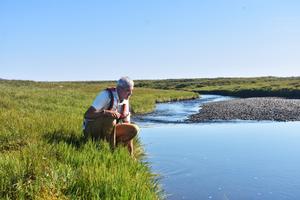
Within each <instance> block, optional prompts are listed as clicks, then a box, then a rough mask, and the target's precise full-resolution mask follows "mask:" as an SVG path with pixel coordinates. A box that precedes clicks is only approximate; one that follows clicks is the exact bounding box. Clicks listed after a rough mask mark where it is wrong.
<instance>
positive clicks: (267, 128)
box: [135, 95, 300, 200]
mask: <svg viewBox="0 0 300 200" xmlns="http://www.w3.org/2000/svg"><path fill="white" fill-rule="evenodd" d="M226 99H230V97H224V96H217V95H203V96H202V98H199V99H196V100H191V101H182V102H173V103H162V104H157V107H156V110H155V112H154V113H151V114H149V115H146V116H144V117H142V118H136V119H135V121H136V122H137V123H138V124H139V126H140V127H141V132H140V138H141V140H142V144H143V145H144V148H145V151H146V153H147V155H148V158H147V161H148V162H150V163H151V166H152V170H153V172H155V173H158V174H160V175H161V179H160V183H161V186H162V188H163V190H164V191H165V194H166V195H167V199H221V200H229V199H230V200H248V199H249V200H256V199H263V200H281V199H290V200H298V199H300V131H299V130H300V122H270V121H263V122H258V121H241V120H239V121H237V120H235V121H218V122H211V123H185V122H184V119H186V118H187V116H188V115H189V114H192V113H195V112H197V111H198V109H199V106H200V107H201V104H203V103H205V102H211V101H219V100H226Z"/></svg>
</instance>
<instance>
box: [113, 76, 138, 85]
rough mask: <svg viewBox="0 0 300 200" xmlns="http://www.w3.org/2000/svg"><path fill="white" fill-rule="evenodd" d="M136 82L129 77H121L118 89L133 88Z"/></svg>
mask: <svg viewBox="0 0 300 200" xmlns="http://www.w3.org/2000/svg"><path fill="white" fill-rule="evenodd" d="M133 86H134V82H133V80H131V79H130V78H129V77H128V76H124V77H121V78H120V79H119V80H118V82H117V87H122V88H133Z"/></svg>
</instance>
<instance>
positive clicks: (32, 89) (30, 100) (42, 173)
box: [0, 80, 199, 199]
mask: <svg viewBox="0 0 300 200" xmlns="http://www.w3.org/2000/svg"><path fill="white" fill-rule="evenodd" d="M114 85H115V82H34V81H13V80H11V81H5V80H1V81H0V96H1V98H0V108H1V112H0V119H1V120H0V185H1V188H0V199H3V198H4V199H160V198H161V197H163V194H162V191H161V189H160V186H159V184H158V181H157V178H158V176H157V175H156V174H153V172H152V170H151V168H150V165H149V164H148V163H146V162H142V160H143V159H145V156H144V155H145V152H144V149H143V147H142V145H141V143H140V142H139V140H138V138H137V140H135V152H134V154H135V157H136V158H137V160H138V162H136V161H135V160H133V159H132V158H131V157H130V156H129V154H128V151H127V149H126V148H125V147H120V148H117V149H116V150H115V151H114V152H113V153H112V152H111V151H110V148H109V146H108V144H107V143H98V142H92V141H88V142H86V141H85V140H84V138H83V134H82V116H83V113H84V112H85V111H86V109H87V108H88V107H89V106H90V104H91V103H92V101H93V99H94V98H95V96H96V95H97V93H98V92H99V91H101V90H102V89H105V88H107V87H111V86H114ZM198 96H199V95H198V94H196V93H193V92H186V91H184V92H182V91H174V90H173V91H170V90H169V91H166V90H157V89H150V88H135V90H134V94H133V96H132V98H131V102H130V103H131V112H132V113H133V114H139V113H141V114H142V113H147V112H151V111H153V110H154V108H155V102H162V101H171V100H182V99H191V98H196V97H198Z"/></svg>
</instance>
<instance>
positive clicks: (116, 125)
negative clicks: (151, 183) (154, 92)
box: [83, 77, 139, 156]
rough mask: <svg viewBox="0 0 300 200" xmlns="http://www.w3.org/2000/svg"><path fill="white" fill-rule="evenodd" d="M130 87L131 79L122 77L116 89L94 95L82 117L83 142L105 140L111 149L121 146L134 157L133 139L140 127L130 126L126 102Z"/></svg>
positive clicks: (132, 84) (127, 103)
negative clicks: (125, 147)
mask: <svg viewBox="0 0 300 200" xmlns="http://www.w3.org/2000/svg"><path fill="white" fill-rule="evenodd" d="M133 86H134V83H133V81H132V80H131V79H129V78H128V77H122V78H120V79H119V80H118V81H117V86H116V88H107V89H105V90H103V91H101V92H100V93H99V94H98V95H97V97H96V98H95V100H94V102H93V104H92V105H91V106H90V107H89V109H88V110H87V111H86V112H85V114H84V123H83V129H84V130H83V132H84V136H85V138H92V139H93V140H107V141H108V142H109V143H110V145H111V147H112V148H114V147H115V146H116V145H117V144H124V145H126V146H127V148H128V151H129V153H130V155H131V156H133V138H134V137H135V136H136V135H137V134H138V132H139V127H138V126H137V125H135V124H131V123H130V112H129V98H130V96H131V94H132V91H133Z"/></svg>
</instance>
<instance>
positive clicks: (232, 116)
mask: <svg viewBox="0 0 300 200" xmlns="http://www.w3.org/2000/svg"><path fill="white" fill-rule="evenodd" d="M216 120H258V121H260V120H272V121H300V99H284V98H278V97H252V98H244V99H232V100H226V101H219V102H211V103H207V104H203V105H201V107H200V110H199V112H198V113H197V114H193V115H191V116H190V117H189V118H188V121H190V122H206V121H216Z"/></svg>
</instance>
